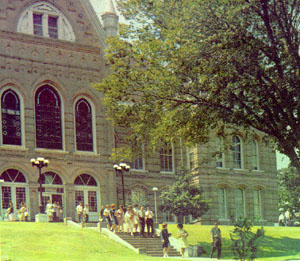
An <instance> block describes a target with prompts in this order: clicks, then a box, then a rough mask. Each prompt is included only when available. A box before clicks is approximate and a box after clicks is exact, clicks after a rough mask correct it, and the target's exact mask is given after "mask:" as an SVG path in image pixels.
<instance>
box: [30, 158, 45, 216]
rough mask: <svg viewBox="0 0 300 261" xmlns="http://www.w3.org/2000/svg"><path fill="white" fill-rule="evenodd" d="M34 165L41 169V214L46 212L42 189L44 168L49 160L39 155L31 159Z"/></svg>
mask: <svg viewBox="0 0 300 261" xmlns="http://www.w3.org/2000/svg"><path fill="white" fill-rule="evenodd" d="M30 162H31V164H32V167H34V166H36V167H37V168H38V169H39V184H40V214H43V213H44V206H43V191H42V168H43V167H47V166H48V164H49V160H47V159H44V158H42V157H38V158H37V159H31V160H30Z"/></svg>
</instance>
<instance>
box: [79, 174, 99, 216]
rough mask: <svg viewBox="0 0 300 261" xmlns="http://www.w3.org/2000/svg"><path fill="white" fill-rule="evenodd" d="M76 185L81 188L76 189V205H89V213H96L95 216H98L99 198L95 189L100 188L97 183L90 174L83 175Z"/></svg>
mask: <svg viewBox="0 0 300 261" xmlns="http://www.w3.org/2000/svg"><path fill="white" fill-rule="evenodd" d="M74 185H75V186H79V187H77V188H76V189H75V205H76V206H77V205H78V204H79V203H80V202H82V203H83V205H86V204H88V205H89V211H90V212H95V213H94V215H97V213H96V212H97V210H98V199H97V198H98V197H97V190H96V188H95V187H97V186H98V184H97V181H96V180H95V179H94V178H93V177H92V176H91V175H89V174H81V175H79V176H78V177H76V179H75V181H74ZM82 186H84V187H82ZM95 217H96V216H95ZM95 217H94V218H95ZM89 218H90V217H89Z"/></svg>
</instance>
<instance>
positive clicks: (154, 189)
mask: <svg viewBox="0 0 300 261" xmlns="http://www.w3.org/2000/svg"><path fill="white" fill-rule="evenodd" d="M152 191H153V192H154V204H155V223H157V202H156V192H157V191H158V188H157V187H153V188H152Z"/></svg>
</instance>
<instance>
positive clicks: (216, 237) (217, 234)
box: [210, 222, 222, 259]
mask: <svg viewBox="0 0 300 261" xmlns="http://www.w3.org/2000/svg"><path fill="white" fill-rule="evenodd" d="M218 225H219V223H218V222H216V223H215V226H214V227H213V228H212V229H211V231H210V235H211V245H212V250H211V253H210V257H211V258H212V257H213V255H214V252H215V251H216V249H217V251H218V259H220V258H221V248H222V236H221V230H220V228H218Z"/></svg>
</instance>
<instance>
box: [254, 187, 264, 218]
mask: <svg viewBox="0 0 300 261" xmlns="http://www.w3.org/2000/svg"><path fill="white" fill-rule="evenodd" d="M253 207H254V218H256V219H258V220H260V219H262V207H261V190H260V189H255V190H253Z"/></svg>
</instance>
